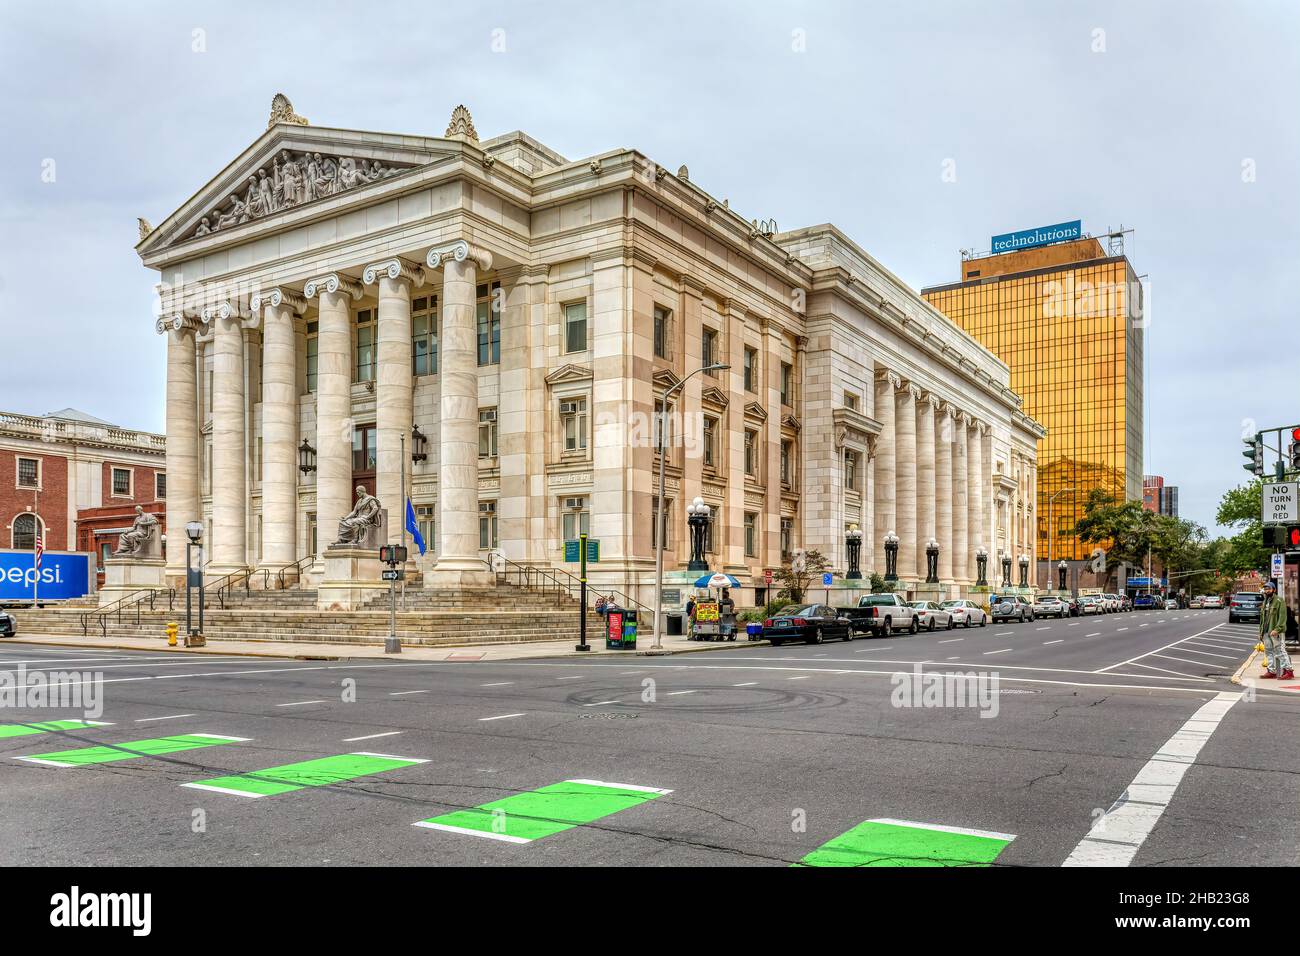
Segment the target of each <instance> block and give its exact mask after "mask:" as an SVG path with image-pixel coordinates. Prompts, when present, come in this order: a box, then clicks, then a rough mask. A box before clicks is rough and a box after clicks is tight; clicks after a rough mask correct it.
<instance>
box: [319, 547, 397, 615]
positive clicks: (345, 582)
mask: <svg viewBox="0 0 1300 956" xmlns="http://www.w3.org/2000/svg"><path fill="white" fill-rule="evenodd" d="M384 568H385V565H384V564H383V563H382V562H381V561H380V560H379V548H378V547H374V548H353V547H348V546H346V545H343V546H338V547H329V548H326V549H325V573H324V575H323V576H322V577H321V582H320V584H319V585H317V587H316V606H317V607H318V608H320V610H322V611H354V610H356V609H357V608H359V607H360V606H361V605H362V604H364V603H366V601H369V600H370V599H371V598H373V597H375V596H376V595H378V594H382V593H384V592H386V591H387V590H388V582H387V581H385V580H383V577H382V572H383V570H384Z"/></svg>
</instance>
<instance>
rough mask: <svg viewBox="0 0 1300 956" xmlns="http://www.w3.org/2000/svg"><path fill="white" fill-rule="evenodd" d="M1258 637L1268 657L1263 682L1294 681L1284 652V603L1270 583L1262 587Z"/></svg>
mask: <svg viewBox="0 0 1300 956" xmlns="http://www.w3.org/2000/svg"><path fill="white" fill-rule="evenodd" d="M1259 636H1260V639H1261V640H1262V641H1263V642H1264V653H1265V654H1266V655H1268V670H1266V671H1265V672H1264V676H1263V678H1262V679H1263V680H1272V679H1274V678H1276V679H1278V680H1295V674H1294V673H1293V672H1292V670H1291V658H1290V657H1289V656H1288V655H1287V652H1286V602H1285V601H1283V600H1281V599H1280V598H1279V597H1278V596H1277V588H1275V587H1274V586H1273V583H1272V582H1271V581H1270V582H1269V583H1268V584H1265V585H1264V603H1263V605H1262V606H1261V607H1260V609H1259Z"/></svg>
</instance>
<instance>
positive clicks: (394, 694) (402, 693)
mask: <svg viewBox="0 0 1300 956" xmlns="http://www.w3.org/2000/svg"><path fill="white" fill-rule="evenodd" d="M427 693H429V692H428V691H427V690H395V691H392V692H391V693H389V695H388V696H389V697H405V696H406V695H407V694H427Z"/></svg>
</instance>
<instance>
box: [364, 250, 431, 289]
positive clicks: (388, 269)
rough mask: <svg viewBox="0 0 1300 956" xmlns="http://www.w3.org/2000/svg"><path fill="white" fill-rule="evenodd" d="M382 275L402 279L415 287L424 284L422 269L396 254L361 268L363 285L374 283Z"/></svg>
mask: <svg viewBox="0 0 1300 956" xmlns="http://www.w3.org/2000/svg"><path fill="white" fill-rule="evenodd" d="M384 276H387V277H388V278H389V279H404V280H405V281H407V282H409V283H410V284H411V287H412V288H415V289H418V288H420V286H422V285H424V269H423V268H421V267H420V266H418V265H416V264H415V263H412V262H407V261H406V260H405V259H402V258H399V257H397V256H393V257H391V258H388V259H381V260H380V261H379V262H372V263H371V264H370V265H368V266H366V267H365V268H364V269H362V270H361V282H362V284H363V285H374V284H375V283H376V282H378V281H379V280H380V279H381V278H383V277H384Z"/></svg>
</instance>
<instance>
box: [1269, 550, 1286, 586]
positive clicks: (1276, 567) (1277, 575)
mask: <svg viewBox="0 0 1300 956" xmlns="http://www.w3.org/2000/svg"><path fill="white" fill-rule="evenodd" d="M1285 566H1286V558H1284V557H1283V556H1282V555H1280V554H1275V555H1273V574H1272V575H1271V577H1272V578H1273V579H1274V580H1275V581H1281V580H1282V569H1283V567H1285Z"/></svg>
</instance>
